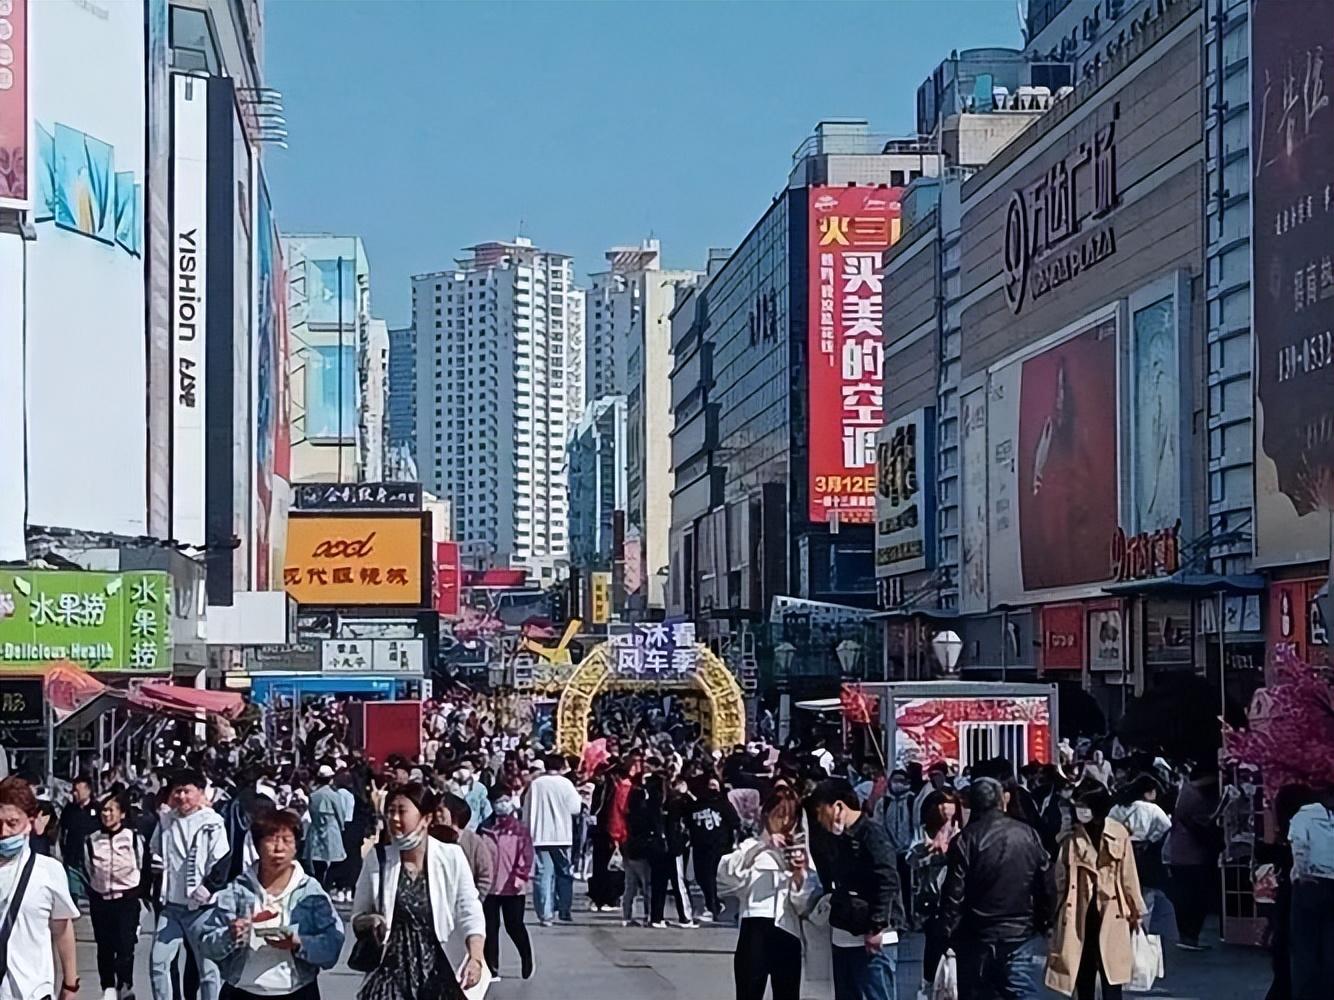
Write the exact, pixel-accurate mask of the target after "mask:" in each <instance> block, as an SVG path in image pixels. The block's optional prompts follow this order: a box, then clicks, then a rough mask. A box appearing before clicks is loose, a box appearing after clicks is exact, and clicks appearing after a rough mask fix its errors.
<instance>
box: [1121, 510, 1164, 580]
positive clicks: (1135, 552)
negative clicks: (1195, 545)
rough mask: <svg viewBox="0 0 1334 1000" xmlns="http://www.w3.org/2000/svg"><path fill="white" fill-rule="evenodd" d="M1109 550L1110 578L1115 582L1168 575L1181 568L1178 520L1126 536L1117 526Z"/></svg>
mask: <svg viewBox="0 0 1334 1000" xmlns="http://www.w3.org/2000/svg"><path fill="white" fill-rule="evenodd" d="M1111 550H1112V551H1111V556H1112V563H1111V565H1112V579H1113V580H1116V581H1117V582H1118V583H1125V582H1126V581H1128V580H1150V579H1152V578H1154V577H1156V576H1171V575H1172V574H1173V573H1175V572H1177V571H1178V570H1179V569H1181V522H1180V521H1177V523H1176V524H1174V525H1172V527H1170V528H1160V529H1159V530H1157V531H1142V532H1140V533H1139V534H1138V535H1129V536H1127V535H1126V533H1125V531H1124V530H1123V529H1121V528H1117V529H1116V531H1115V532H1114V533H1113V534H1112V545H1111Z"/></svg>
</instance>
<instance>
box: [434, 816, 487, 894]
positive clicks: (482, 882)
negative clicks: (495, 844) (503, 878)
mask: <svg viewBox="0 0 1334 1000" xmlns="http://www.w3.org/2000/svg"><path fill="white" fill-rule="evenodd" d="M471 820H472V807H471V806H469V805H468V802H467V800H466V799H464V798H463V796H461V795H455V794H453V793H452V792H446V793H445V795H444V796H443V798H441V800H440V808H439V809H438V810H437V811H436V822H437V823H438V824H439V825H440V826H442V827H444V828H445V829H447V830H450V831H452V832H453V834H454V836H455V837H456V838H457V839H456V840H455V841H454V843H456V844H458V845H459V847H460V848H461V849H462V850H463V856H464V857H465V858H467V859H468V867H469V868H470V869H471V870H472V880H473V882H474V883H476V885H477V895H478V897H479V898H481V899H486V897H487V894H488V893H490V892H491V886H492V885H493V884H494V883H495V878H496V858H495V855H494V854H492V850H493V848H492V846H491V841H489V840H488V839H487V838H486V837H483V836H482V835H481V834H479V833H475V832H473V831H472V830H469V829H468V824H469V823H470V822H471Z"/></svg>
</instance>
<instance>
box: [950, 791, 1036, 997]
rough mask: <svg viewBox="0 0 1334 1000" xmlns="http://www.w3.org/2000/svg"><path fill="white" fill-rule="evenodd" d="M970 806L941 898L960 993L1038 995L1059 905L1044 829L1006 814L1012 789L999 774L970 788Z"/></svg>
mask: <svg viewBox="0 0 1334 1000" xmlns="http://www.w3.org/2000/svg"><path fill="white" fill-rule="evenodd" d="M968 805H969V809H970V815H969V820H968V825H967V826H965V827H964V828H963V831H962V832H961V833H959V835H958V836H956V837H955V838H954V842H953V843H952V844H950V849H949V855H948V858H949V871H948V873H947V874H946V876H945V885H944V888H943V889H942V895H941V919H942V920H943V923H944V927H945V930H946V933H947V934H948V936H949V943H950V947H952V948H953V949H954V954H955V956H956V959H957V961H958V969H959V996H961V997H968V998H969V1000H993V998H994V1000H1030V998H1033V1000H1036V998H1038V997H1040V996H1041V995H1042V990H1041V987H1040V986H1039V976H1038V974H1039V972H1040V971H1041V970H1042V967H1043V961H1044V958H1045V955H1046V948H1045V944H1044V941H1043V937H1042V935H1043V932H1044V931H1045V930H1046V928H1047V925H1048V924H1049V922H1050V919H1051V909H1052V898H1051V889H1050V884H1049V882H1048V875H1047V869H1048V867H1049V865H1050V858H1049V857H1048V855H1047V851H1046V848H1044V847H1043V846H1042V839H1041V837H1039V835H1038V833H1037V831H1035V830H1034V829H1033V828H1032V827H1031V826H1029V825H1028V824H1026V823H1021V822H1019V821H1018V820H1015V819H1012V818H1010V817H1009V816H1007V815H1005V791H1004V789H1003V787H1002V786H1001V784H1000V782H998V781H996V780H995V779H994V778H979V779H977V780H975V781H974V782H973V783H972V784H971V785H969V787H968Z"/></svg>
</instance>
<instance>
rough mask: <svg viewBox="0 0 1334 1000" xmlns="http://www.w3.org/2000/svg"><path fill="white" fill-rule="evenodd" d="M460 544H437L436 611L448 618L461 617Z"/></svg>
mask: <svg viewBox="0 0 1334 1000" xmlns="http://www.w3.org/2000/svg"><path fill="white" fill-rule="evenodd" d="M462 582H463V581H462V577H461V575H460V572H459V543H458V542H436V543H435V610H436V611H438V612H440V614H442V615H444V616H445V617H446V618H457V617H458V615H459V590H460V589H461V584H462Z"/></svg>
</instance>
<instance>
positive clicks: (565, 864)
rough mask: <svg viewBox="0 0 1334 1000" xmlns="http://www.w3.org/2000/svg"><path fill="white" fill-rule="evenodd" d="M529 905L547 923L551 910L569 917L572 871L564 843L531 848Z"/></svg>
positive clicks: (550, 916) (561, 916) (572, 890)
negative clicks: (531, 900)
mask: <svg viewBox="0 0 1334 1000" xmlns="http://www.w3.org/2000/svg"><path fill="white" fill-rule="evenodd" d="M533 867H534V869H535V871H534V875H535V876H536V877H535V878H534V879H533V909H534V910H535V911H536V912H537V919H538V920H544V921H547V922H548V923H549V922H550V921H551V919H552V917H553V916H554V915H555V914H559V915H560V918H561V919H562V920H570V919H572V918H571V915H570V906H571V905H572V904H573V903H574V873H573V872H572V871H571V870H570V849H569V848H568V847H539V848H536V849H535V850H534V851H533Z"/></svg>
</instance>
